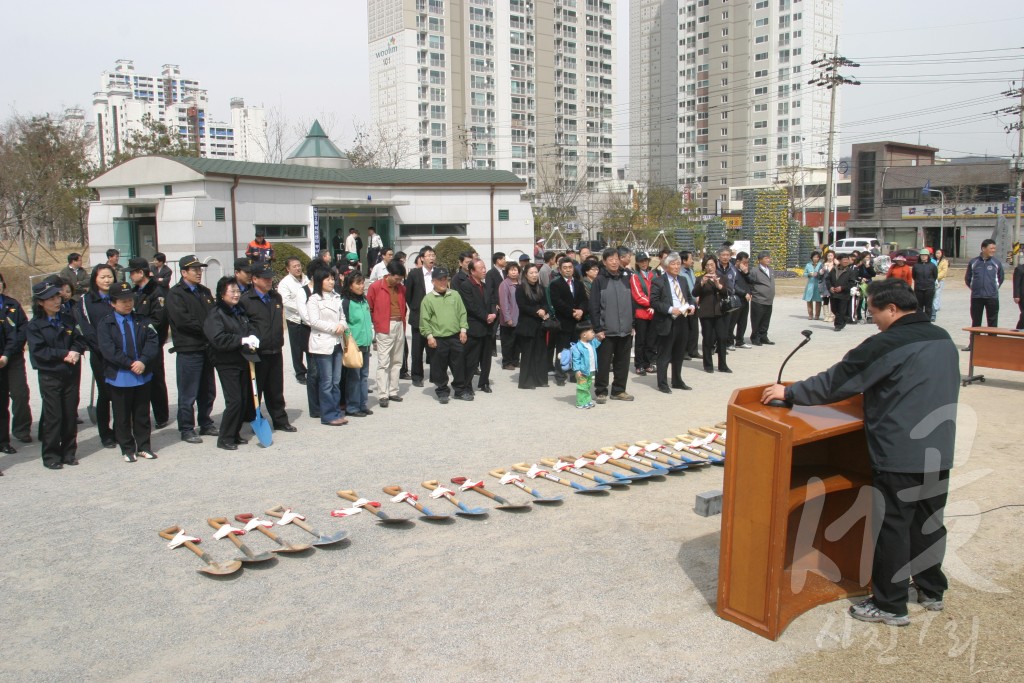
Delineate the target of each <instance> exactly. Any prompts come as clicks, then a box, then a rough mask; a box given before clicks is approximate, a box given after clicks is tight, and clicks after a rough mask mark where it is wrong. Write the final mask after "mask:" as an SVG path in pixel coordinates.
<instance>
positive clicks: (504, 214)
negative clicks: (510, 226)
mask: <svg viewBox="0 0 1024 683" xmlns="http://www.w3.org/2000/svg"><path fill="white" fill-rule="evenodd" d="M498 220H499V221H507V220H508V209H498Z"/></svg>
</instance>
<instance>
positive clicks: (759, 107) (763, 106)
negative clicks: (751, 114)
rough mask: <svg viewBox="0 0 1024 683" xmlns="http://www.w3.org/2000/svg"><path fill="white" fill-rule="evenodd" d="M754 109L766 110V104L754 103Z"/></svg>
mask: <svg viewBox="0 0 1024 683" xmlns="http://www.w3.org/2000/svg"><path fill="white" fill-rule="evenodd" d="M754 111H768V105H767V104H755V105H754Z"/></svg>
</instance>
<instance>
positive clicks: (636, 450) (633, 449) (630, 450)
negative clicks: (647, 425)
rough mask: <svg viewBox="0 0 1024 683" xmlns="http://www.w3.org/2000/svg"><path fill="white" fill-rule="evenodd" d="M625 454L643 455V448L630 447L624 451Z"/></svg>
mask: <svg viewBox="0 0 1024 683" xmlns="http://www.w3.org/2000/svg"><path fill="white" fill-rule="evenodd" d="M626 452H627V453H629V454H630V455H636V454H637V453H643V452H644V448H643V446H630V447H629V448H627V449H626Z"/></svg>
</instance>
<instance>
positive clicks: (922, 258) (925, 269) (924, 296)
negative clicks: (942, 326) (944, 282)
mask: <svg viewBox="0 0 1024 683" xmlns="http://www.w3.org/2000/svg"><path fill="white" fill-rule="evenodd" d="M911 275H912V276H913V278H914V296H916V297H917V309H918V310H919V311H921V312H923V313H925V314H926V315H927V316H928V319H929V320H931V319H932V315H933V314H932V302H934V301H935V283H936V282H938V280H939V267H938V266H936V265H935V264H934V263H932V253H931V252H930V251H928V250H927V249H922V250H921V251H920V252H918V256H917V263H915V264H914V267H913V268H912V269H911Z"/></svg>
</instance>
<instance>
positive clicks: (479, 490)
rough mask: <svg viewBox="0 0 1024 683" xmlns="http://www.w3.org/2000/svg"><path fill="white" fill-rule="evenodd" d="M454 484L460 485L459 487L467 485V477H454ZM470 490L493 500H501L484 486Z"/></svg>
mask: <svg viewBox="0 0 1024 683" xmlns="http://www.w3.org/2000/svg"><path fill="white" fill-rule="evenodd" d="M452 483H453V484H458V485H459V486H462V485H463V484H465V483H466V478H465V477H452ZM469 490H470V491H476V492H477V493H479V494H480V495H482V496H487V497H488V498H490V499H491V500H498V499H499V496H497V495H495V494H493V493H491V492H490V491H488V490H487V489H485V488H484V487H483V486H471V487H470V488H469Z"/></svg>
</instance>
